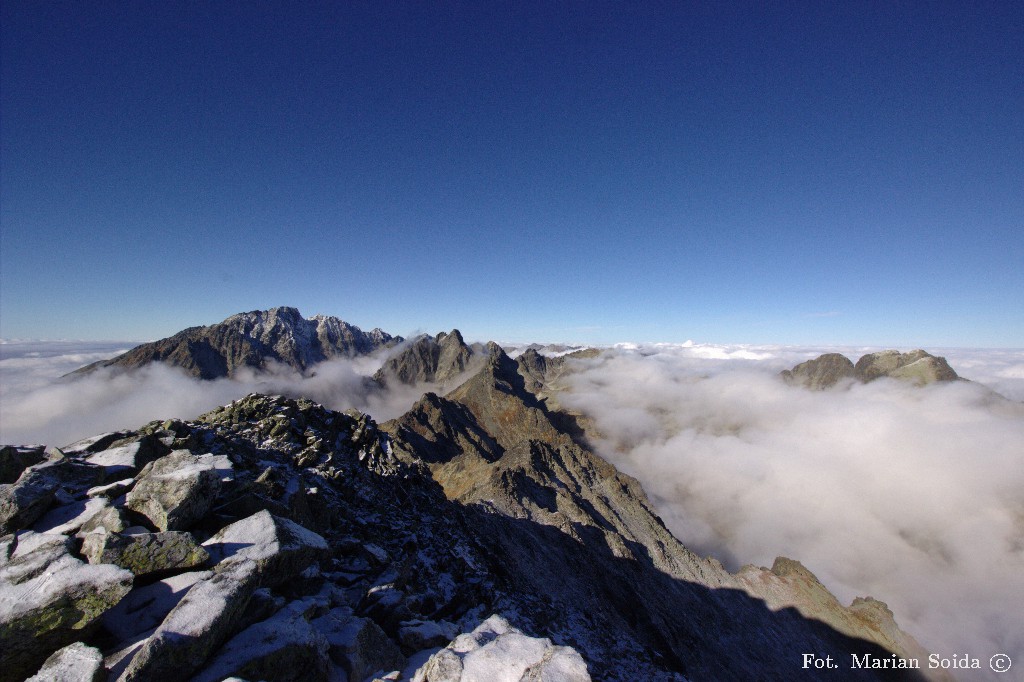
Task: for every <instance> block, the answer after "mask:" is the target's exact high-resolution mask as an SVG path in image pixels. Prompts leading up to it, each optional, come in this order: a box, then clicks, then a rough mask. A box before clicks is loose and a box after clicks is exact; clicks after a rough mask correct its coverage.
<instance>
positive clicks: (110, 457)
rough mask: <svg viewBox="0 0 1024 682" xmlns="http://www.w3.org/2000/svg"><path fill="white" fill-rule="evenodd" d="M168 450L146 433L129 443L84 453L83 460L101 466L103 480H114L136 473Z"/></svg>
mask: <svg viewBox="0 0 1024 682" xmlns="http://www.w3.org/2000/svg"><path fill="white" fill-rule="evenodd" d="M168 451H169V448H168V447H167V446H166V445H164V444H163V443H161V442H160V441H159V440H158V439H157V438H156V437H155V436H153V435H148V436H143V437H142V438H140V439H139V440H136V441H133V442H131V443H125V444H123V445H118V446H115V447H112V448H108V449H106V450H100V451H99V452H94V453H92V454H89V455H86V457H85V460H86V461H87V462H89V463H90V464H95V465H96V466H99V467H102V468H103V470H104V475H105V480H108V481H114V480H117V479H120V478H125V477H126V476H134V475H136V474H137V473H139V470H140V469H142V467H144V466H145V465H146V464H149V463H150V462H152V461H155V460H156V459H158V458H159V457H161V456H163V455H166V454H167V453H168Z"/></svg>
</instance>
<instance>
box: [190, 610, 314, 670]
mask: <svg viewBox="0 0 1024 682" xmlns="http://www.w3.org/2000/svg"><path fill="white" fill-rule="evenodd" d="M327 650H328V643H327V640H326V639H325V638H324V636H323V635H322V634H321V633H320V632H318V631H317V630H316V629H315V628H314V627H313V626H312V625H310V623H309V621H308V620H307V619H306V617H305V615H304V614H303V613H302V612H301V610H299V609H292V608H287V607H286V608H284V609H282V610H281V611H279V612H278V613H277V614H275V615H273V616H271V617H270V618H268V619H266V620H264V621H261V622H259V623H256V624H255V625H251V626H249V627H248V628H246V629H245V630H242V632H240V633H238V634H237V635H235V636H234V637H232V638H231V639H230V640H229V641H228V642H227V643H226V644H225V645H224V646H223V647H222V648H221V649H220V651H219V652H218V653H217V655H216V656H215V657H214V658H213V660H211V661H210V662H209V664H208V665H206V666H204V668H203V670H202V672H200V673H199V674H198V675H196V676H195V677H193V678H192V682H220V680H223V679H224V678H226V677H229V676H237V677H241V678H245V679H252V680H274V682H300V681H301V682H305V681H307V680H308V681H309V682H326V681H327V679H328V674H329V671H330V664H331V662H330V658H329V657H328V654H327Z"/></svg>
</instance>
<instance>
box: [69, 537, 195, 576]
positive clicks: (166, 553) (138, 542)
mask: <svg viewBox="0 0 1024 682" xmlns="http://www.w3.org/2000/svg"><path fill="white" fill-rule="evenodd" d="M82 554H83V555H84V556H86V557H87V558H88V559H89V563H91V564H114V565H115V566H120V567H121V568H125V569H128V570H129V571H131V572H132V573H134V574H135V575H137V576H139V575H148V574H150V573H159V572H163V571H172V570H178V571H183V570H186V569H189V568H194V567H196V566H199V565H201V564H203V563H205V562H206V560H207V559H209V558H210V555H209V554H208V553H207V551H206V550H205V549H203V548H202V547H200V546H199V545H198V544H196V541H195V538H193V537H192V534H191V533H186V532H183V531H166V532H163V533H139V534H135V535H120V534H118V533H104V532H95V533H89V534H88V535H86V536H85V539H84V540H83V542H82Z"/></svg>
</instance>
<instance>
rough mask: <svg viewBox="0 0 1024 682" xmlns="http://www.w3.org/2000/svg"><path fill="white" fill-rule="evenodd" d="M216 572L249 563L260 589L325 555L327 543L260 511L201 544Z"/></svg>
mask: <svg viewBox="0 0 1024 682" xmlns="http://www.w3.org/2000/svg"><path fill="white" fill-rule="evenodd" d="M203 547H204V548H206V550H207V551H208V552H209V553H210V556H211V558H212V559H213V560H214V561H216V562H219V563H218V570H222V568H223V567H226V566H229V565H231V564H233V563H237V562H240V561H252V562H254V563H255V565H256V571H257V573H258V574H259V586H260V587H276V586H278V585H281V584H282V583H284V582H286V581H288V580H291V579H293V578H295V577H296V576H298V575H299V574H300V573H302V571H304V570H305V569H306V568H307V567H308V566H309V565H310V564H312V563H313V562H315V561H317V560H319V559H320V558H322V557H324V556H326V555H327V552H328V548H327V541H326V540H324V539H323V537H321V536H320V535H317V534H316V533H314V532H313V531H311V530H307V529H306V528H303V527H302V526H300V525H299V524H297V523H295V522H294V521H290V520H288V519H285V518H281V517H279V516H274V515H273V514H271V513H270V512H268V511H261V512H257V513H256V514H253V515H252V516H250V517H248V518H245V519H242V520H241V521H236V522H235V523H232V524H231V525H229V526H227V527H225V528H223V529H222V530H221V531H220V532H218V533H217V534H216V535H214V536H213V537H211V538H210V539H209V540H207V541H206V542H204V543H203Z"/></svg>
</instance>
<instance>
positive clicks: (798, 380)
mask: <svg viewBox="0 0 1024 682" xmlns="http://www.w3.org/2000/svg"><path fill="white" fill-rule="evenodd" d="M883 377H888V378H890V379H900V380H902V381H908V382H910V383H913V384H915V385H918V386H924V385H926V384H932V383H935V382H937V381H956V380H958V379H959V378H960V377H959V376H957V373H956V372H954V371H953V368H952V367H950V366H949V363H947V362H946V358H940V357H935V356H934V355H931V354H930V353H927V352H926V351H923V350H913V351H910V352H909V353H900V352H899V351H898V350H884V351H879V352H877V353H869V354H867V355H864V356H863V357H861V358H860V360H858V361H857V364H856V365H854V364H853V362H851V361H850V359H849V358H847V357H846V356H844V355H842V354H840V353H826V354H824V355H819V356H818V357H816V358H814V359H813V360H808V361H807V362H801V363H800V364H799V365H797V366H796V367H794V368H793V369H787V370H784V371H783V372H782V378H783V379H785V380H786V382H788V383H790V384H794V385H797V386H803V387H804V388H810V389H813V390H822V389H827V388H832V387H833V386H835V385H837V384H839V383H840V382H842V381H844V380H847V379H854V380H857V381H860V382H863V383H867V382H869V381H874V380H875V379H880V378H883Z"/></svg>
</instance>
